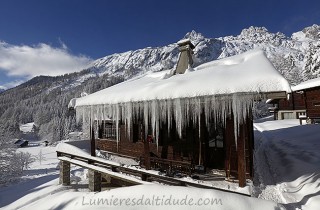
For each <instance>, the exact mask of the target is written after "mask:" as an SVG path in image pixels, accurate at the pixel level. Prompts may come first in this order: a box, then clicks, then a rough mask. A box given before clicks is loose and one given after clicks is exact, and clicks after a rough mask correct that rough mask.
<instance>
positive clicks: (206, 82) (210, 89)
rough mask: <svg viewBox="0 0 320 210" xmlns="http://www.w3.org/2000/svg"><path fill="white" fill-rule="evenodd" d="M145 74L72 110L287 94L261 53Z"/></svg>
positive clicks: (86, 99)
mask: <svg viewBox="0 0 320 210" xmlns="http://www.w3.org/2000/svg"><path fill="white" fill-rule="evenodd" d="M168 75H170V71H169V70H167V71H161V72H156V73H147V74H145V75H143V76H140V77H137V78H134V79H131V80H128V81H125V82H122V83H120V84H117V85H114V86H112V87H109V88H106V89H104V90H101V91H98V92H96V93H93V94H90V95H88V96H85V97H82V98H79V99H77V100H76V102H75V104H74V105H75V107H78V106H87V105H99V104H117V103H125V102H139V101H149V100H150V101H151V100H155V99H157V100H162V99H175V98H192V97H199V96H211V95H228V94H233V93H257V94H259V93H267V92H281V91H284V92H287V93H288V92H291V89H290V85H289V83H288V82H287V80H286V79H285V78H283V76H282V75H281V74H280V73H279V72H278V71H277V70H276V69H275V68H274V67H273V65H272V64H271V62H270V61H269V60H268V59H267V58H266V56H265V54H264V52H263V51H261V50H253V51H249V52H246V53H243V54H241V55H236V56H233V57H229V58H225V59H221V60H217V61H212V62H208V63H205V64H202V65H200V66H198V67H196V68H195V71H191V72H187V73H185V74H179V75H173V76H171V75H170V76H168Z"/></svg>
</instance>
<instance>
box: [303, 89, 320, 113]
mask: <svg viewBox="0 0 320 210" xmlns="http://www.w3.org/2000/svg"><path fill="white" fill-rule="evenodd" d="M304 92H305V101H306V107H307V116H308V117H310V118H320V87H316V88H311V89H307V90H305V91H304Z"/></svg>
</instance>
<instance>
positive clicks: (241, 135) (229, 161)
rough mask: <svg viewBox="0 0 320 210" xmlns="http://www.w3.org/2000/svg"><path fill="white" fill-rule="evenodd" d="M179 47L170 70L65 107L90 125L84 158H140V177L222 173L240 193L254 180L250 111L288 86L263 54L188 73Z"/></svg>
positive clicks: (184, 44) (186, 43) (186, 48)
mask: <svg viewBox="0 0 320 210" xmlns="http://www.w3.org/2000/svg"><path fill="white" fill-rule="evenodd" d="M178 44H179V48H180V50H181V54H180V57H179V61H178V65H177V68H176V69H172V70H168V71H163V72H156V73H147V74H146V75H143V76H140V77H139V78H134V79H131V80H129V81H125V82H123V83H120V84H118V85H114V86H112V87H109V88H106V89H104V90H101V91H98V92H96V93H93V94H90V95H88V96H85V97H82V98H78V99H76V100H73V101H72V103H71V108H75V109H76V112H77V117H78V118H79V119H82V120H83V122H84V124H90V133H91V146H92V149H91V154H92V155H95V148H96V147H98V148H100V149H101V150H106V151H109V152H113V153H118V154H121V155H126V156H131V157H135V158H140V160H141V164H142V165H143V166H144V167H146V168H147V169H150V168H153V169H161V168H166V169H167V170H170V169H171V170H184V171H189V172H193V171H198V172H199V171H202V170H207V171H208V170H209V169H223V170H224V171H225V173H226V176H227V178H233V179H238V180H239V185H240V186H241V187H243V186H245V183H246V179H247V178H248V179H251V178H252V177H253V124H252V106H253V104H254V102H255V101H256V100H260V99H267V98H274V99H280V98H286V97H287V93H289V92H290V86H289V84H288V82H287V81H286V80H285V79H284V78H283V77H282V76H281V75H280V73H279V72H278V71H277V70H275V69H274V67H273V65H272V64H271V63H270V61H269V60H268V59H267V58H266V56H265V54H264V53H263V52H262V51H251V52H247V53H244V54H242V55H238V56H234V57H230V58H226V59H221V60H217V61H212V62H208V63H205V64H202V65H200V66H198V67H196V68H194V69H193V66H192V64H193V62H192V61H191V60H190V59H192V54H193V53H192V49H193V48H194V46H193V45H192V43H191V42H190V40H183V41H180V42H179V43H178ZM182 61H183V62H182ZM170 164H171V165H170Z"/></svg>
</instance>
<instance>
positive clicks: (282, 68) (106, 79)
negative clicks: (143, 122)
mask: <svg viewBox="0 0 320 210" xmlns="http://www.w3.org/2000/svg"><path fill="white" fill-rule="evenodd" d="M319 37H320V26H318V25H313V26H310V27H307V28H304V29H303V30H301V31H298V32H296V33H293V34H292V35H291V36H290V37H288V36H286V35H284V34H283V33H280V32H277V33H272V32H270V31H268V30H267V29H266V28H264V27H249V28H247V29H243V30H242V31H241V33H240V34H239V35H237V36H226V37H219V38H206V37H204V36H203V35H201V34H200V33H197V32H195V31H191V32H189V33H187V34H186V35H185V36H184V37H181V39H184V38H189V39H190V40H191V41H192V43H193V44H194V45H195V49H194V52H195V54H194V66H198V65H200V64H202V63H205V62H209V61H212V60H215V59H221V58H225V57H228V56H232V55H236V54H240V53H243V52H245V51H248V50H250V49H253V48H260V49H263V50H264V51H265V53H266V55H267V56H268V58H269V59H270V60H271V62H272V63H273V64H274V66H275V67H276V69H278V70H279V72H281V73H282V74H283V75H284V76H285V77H286V78H287V79H288V80H289V81H290V82H291V83H292V85H295V84H297V83H300V82H301V81H304V80H307V79H311V78H314V77H319V76H320V41H319ZM177 41H179V40H177ZM178 55H179V50H178V46H177V44H176V43H172V44H169V45H167V46H163V47H147V48H145V49H138V50H134V51H128V52H124V53H118V54H113V55H109V56H106V57H103V58H100V59H98V60H96V61H94V62H92V64H91V65H90V66H89V68H88V69H85V70H83V71H81V72H77V73H72V74H66V75H63V76H58V77H48V76H40V77H35V78H33V79H31V80H29V81H27V82H26V83H23V84H21V85H19V86H17V87H15V88H12V89H9V90H6V91H4V92H0V133H5V132H9V133H8V135H7V134H6V135H2V136H1V135H0V140H1V138H3V139H10V138H9V137H10V136H18V132H19V126H17V125H19V124H21V123H23V124H24V123H27V122H35V123H36V124H38V125H39V132H38V133H39V135H40V136H41V138H47V139H50V140H52V141H56V140H59V139H61V138H64V136H65V135H66V134H67V133H68V132H69V131H71V130H72V129H74V128H75V126H76V124H75V122H74V118H73V117H72V116H70V114H69V113H68V112H67V108H66V107H67V105H68V103H69V101H70V100H71V99H72V98H75V97H80V95H81V93H82V92H87V93H93V92H96V91H98V90H101V89H104V88H106V87H109V86H111V85H114V84H117V83H119V82H122V81H123V80H126V79H129V78H132V77H134V76H136V75H139V74H143V73H145V72H147V71H161V70H164V69H172V68H174V67H175V65H176V64H177V60H178ZM66 128H67V129H66ZM57 131H59V132H57ZM44 135H46V136H44Z"/></svg>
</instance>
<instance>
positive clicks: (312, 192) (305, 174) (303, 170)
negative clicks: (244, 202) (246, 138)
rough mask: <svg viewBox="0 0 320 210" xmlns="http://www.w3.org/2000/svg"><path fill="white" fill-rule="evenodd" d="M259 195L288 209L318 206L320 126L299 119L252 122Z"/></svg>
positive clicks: (319, 206) (318, 207)
mask: <svg viewBox="0 0 320 210" xmlns="http://www.w3.org/2000/svg"><path fill="white" fill-rule="evenodd" d="M255 128H256V131H255V148H256V154H255V161H256V164H255V165H256V168H255V172H256V173H255V178H256V182H257V183H259V182H260V188H257V189H256V190H257V192H256V195H257V196H258V197H259V198H262V199H267V200H273V201H276V202H278V203H282V204H283V205H284V206H285V207H286V208H287V209H289V210H291V209H309V210H318V209H320V153H319V148H320V136H319V134H320V125H318V124H316V125H299V121H298V120H279V121H264V122H263V121H262V122H256V123H255Z"/></svg>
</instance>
